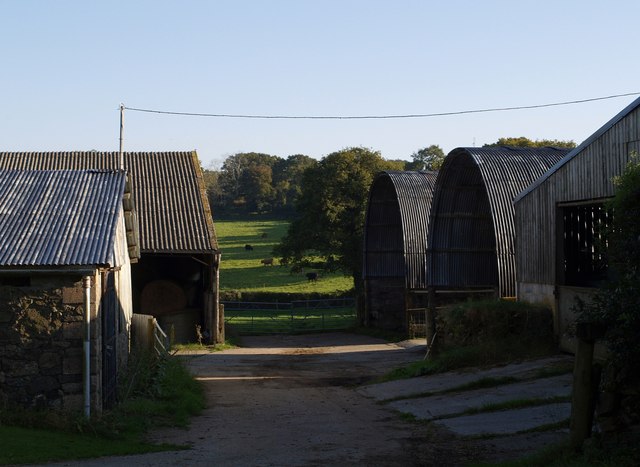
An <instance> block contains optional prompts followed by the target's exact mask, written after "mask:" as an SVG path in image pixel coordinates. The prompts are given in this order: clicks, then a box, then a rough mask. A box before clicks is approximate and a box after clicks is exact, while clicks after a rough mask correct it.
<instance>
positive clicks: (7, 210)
mask: <svg viewBox="0 0 640 467" xmlns="http://www.w3.org/2000/svg"><path fill="white" fill-rule="evenodd" d="M125 183H126V173H125V172H123V171H118V172H115V171H109V172H104V171H69V170H62V171H34V170H0V238H1V239H2V241H1V242H0V265H1V266H87V265H110V266H115V264H114V261H115V259H114V257H113V248H114V241H115V233H116V227H117V222H118V216H119V215H120V213H121V210H122V209H123V207H122V196H123V193H124V189H125Z"/></svg>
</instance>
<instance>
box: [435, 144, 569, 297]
mask: <svg viewBox="0 0 640 467" xmlns="http://www.w3.org/2000/svg"><path fill="white" fill-rule="evenodd" d="M568 152H569V151H568V150H567V149H558V148H551V147H546V148H514V147H505V146H502V147H488V148H457V149H454V150H453V151H451V152H450V153H449V155H448V156H447V157H446V159H445V161H444V164H443V166H442V169H441V170H440V174H439V176H438V180H437V181H436V186H435V190H434V195H433V196H434V198H433V206H432V209H431V217H430V227H429V255H428V265H429V267H428V270H429V276H430V285H431V286H434V287H435V288H436V289H438V288H440V289H466V288H469V289H474V288H493V287H498V288H499V293H500V296H502V297H511V296H515V280H516V277H515V274H516V272H515V254H514V240H515V227H514V208H513V199H514V198H515V197H516V196H517V195H518V194H519V193H520V192H521V191H523V190H524V189H526V188H527V187H528V186H529V185H530V184H531V183H533V182H534V181H535V180H536V179H537V178H538V177H540V176H541V175H542V174H543V173H545V172H546V171H547V170H548V169H549V168H550V167H552V166H553V165H554V164H556V163H557V162H558V161H559V160H560V159H562V157H564V155H566V154H567V153H568Z"/></svg>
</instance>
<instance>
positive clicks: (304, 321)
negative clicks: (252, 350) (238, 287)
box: [225, 307, 356, 335]
mask: <svg viewBox="0 0 640 467" xmlns="http://www.w3.org/2000/svg"><path fill="white" fill-rule="evenodd" d="M225 318H226V322H227V323H228V324H229V325H231V326H232V327H233V329H234V330H235V332H237V333H238V334H244V335H254V334H296V333H305V332H318V331H332V330H339V329H340V330H342V329H348V328H353V327H354V326H355V325H356V315H355V310H354V308H353V307H351V308H334V309H323V310H291V311H283V310H225Z"/></svg>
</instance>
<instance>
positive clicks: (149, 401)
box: [0, 355, 204, 464]
mask: <svg viewBox="0 0 640 467" xmlns="http://www.w3.org/2000/svg"><path fill="white" fill-rule="evenodd" d="M124 379H125V380H126V381H125V382H124V383H123V384H122V387H121V388H120V391H119V392H120V397H121V398H122V402H121V403H119V404H118V405H117V406H116V407H115V408H114V409H113V410H110V411H106V412H104V413H103V414H101V415H99V416H98V415H94V416H93V417H92V418H91V419H90V420H85V419H84V418H83V417H82V416H81V415H80V414H69V413H64V412H59V411H55V410H44V411H42V410H40V411H35V410H27V409H17V408H11V409H4V410H2V411H0V439H1V440H2V443H3V448H2V449H0V464H20V463H44V462H52V461H62V460H72V459H84V458H93V457H101V456H107V455H125V454H139V453H146V452H155V451H163V450H175V449H184V448H185V447H184V446H176V445H168V444H161V445H155V444H150V443H148V442H145V441H144V439H143V437H144V434H145V433H146V431H147V430H148V429H149V428H151V427H153V426H165V425H170V426H186V425H188V422H189V419H190V417H191V416H193V415H196V414H198V413H199V412H200V411H201V410H202V409H203V408H204V391H203V388H202V386H201V384H200V382H198V381H196V380H195V379H194V378H193V377H192V376H191V374H190V373H189V371H188V370H187V368H186V367H185V366H184V365H183V364H182V362H181V361H180V359H179V358H177V357H167V358H163V359H160V360H155V359H153V358H152V357H151V356H149V355H138V356H137V357H136V358H134V359H133V360H132V361H131V362H130V365H129V372H128V374H127V375H126V377H125V378H124ZM34 440H37V449H34ZM5 442H6V444H7V445H8V447H5V446H4V444H5Z"/></svg>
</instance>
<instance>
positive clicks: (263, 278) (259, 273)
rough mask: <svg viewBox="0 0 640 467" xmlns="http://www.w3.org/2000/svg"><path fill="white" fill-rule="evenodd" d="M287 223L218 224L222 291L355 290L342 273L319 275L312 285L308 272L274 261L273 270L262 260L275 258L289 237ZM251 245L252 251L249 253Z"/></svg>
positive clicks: (312, 291)
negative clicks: (277, 246)
mask: <svg viewBox="0 0 640 467" xmlns="http://www.w3.org/2000/svg"><path fill="white" fill-rule="evenodd" d="M288 226H289V222H288V221H285V220H229V221H216V233H217V236H218V243H219V245H220V249H221V250H222V261H221V262H220V291H221V292H222V293H224V292H225V291H237V292H239V293H240V294H241V293H243V292H253V293H255V292H260V293H274V292H278V293H290V294H299V293H315V294H335V293H336V292H346V291H349V290H351V289H352V288H353V280H352V279H351V278H350V277H347V276H344V275H343V274H342V273H327V272H324V271H320V272H319V277H318V280H317V281H309V280H308V279H307V277H306V276H305V272H310V271H312V270H313V271H318V270H317V269H310V270H308V271H304V272H298V273H294V274H292V273H291V267H289V266H281V265H280V264H279V261H278V258H274V265H273V266H264V265H262V264H261V260H263V259H266V258H271V257H273V248H274V247H275V246H276V245H277V244H278V243H279V242H280V239H281V238H282V237H283V236H284V235H285V234H286V232H287V228H288ZM245 245H251V247H252V248H253V249H252V250H246V249H245Z"/></svg>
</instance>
